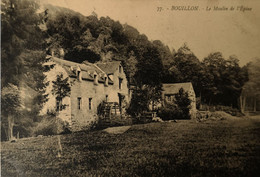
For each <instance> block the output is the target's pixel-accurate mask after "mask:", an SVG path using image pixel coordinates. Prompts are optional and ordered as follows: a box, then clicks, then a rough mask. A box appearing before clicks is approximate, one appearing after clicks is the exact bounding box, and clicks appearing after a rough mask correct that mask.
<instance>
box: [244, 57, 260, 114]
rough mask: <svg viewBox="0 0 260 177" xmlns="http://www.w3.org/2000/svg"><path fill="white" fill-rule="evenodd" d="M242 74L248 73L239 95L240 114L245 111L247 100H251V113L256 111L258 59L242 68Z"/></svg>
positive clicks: (259, 87)
mask: <svg viewBox="0 0 260 177" xmlns="http://www.w3.org/2000/svg"><path fill="white" fill-rule="evenodd" d="M243 71H244V73H247V72H248V82H246V83H245V85H244V86H243V90H242V93H241V95H240V108H241V112H244V111H245V107H246V103H247V106H249V104H248V99H249V98H253V111H256V102H257V99H259V97H260V79H259V75H260V59H259V58H256V59H255V60H254V61H253V62H250V63H248V64H247V66H245V67H244V68H243Z"/></svg>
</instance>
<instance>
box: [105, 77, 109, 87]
mask: <svg viewBox="0 0 260 177" xmlns="http://www.w3.org/2000/svg"><path fill="white" fill-rule="evenodd" d="M105 86H108V77H107V76H106V77H105Z"/></svg>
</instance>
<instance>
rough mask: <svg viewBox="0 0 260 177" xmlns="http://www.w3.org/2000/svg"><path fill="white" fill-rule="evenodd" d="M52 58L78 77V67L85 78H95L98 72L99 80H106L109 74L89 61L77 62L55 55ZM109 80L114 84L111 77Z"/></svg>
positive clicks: (71, 74)
mask: <svg viewBox="0 0 260 177" xmlns="http://www.w3.org/2000/svg"><path fill="white" fill-rule="evenodd" d="M50 60H51V61H53V62H54V63H57V64H59V65H61V66H62V67H63V68H64V69H65V70H66V72H67V73H68V74H69V76H70V77H77V73H76V71H77V69H78V68H80V70H81V74H82V79H83V80H84V79H85V80H94V74H98V75H99V77H98V81H99V82H105V77H106V76H107V74H106V73H105V72H104V71H102V70H101V69H100V68H98V67H97V66H96V65H94V64H92V63H89V62H87V61H84V62H83V63H76V62H72V61H68V60H64V59H60V58H57V57H53V56H51V57H50ZM108 79H109V77H108ZM108 82H109V83H110V84H113V81H112V80H110V79H109V80H108Z"/></svg>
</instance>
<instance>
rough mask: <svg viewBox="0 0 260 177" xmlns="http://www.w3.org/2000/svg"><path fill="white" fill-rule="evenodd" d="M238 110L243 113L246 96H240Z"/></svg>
mask: <svg viewBox="0 0 260 177" xmlns="http://www.w3.org/2000/svg"><path fill="white" fill-rule="evenodd" d="M239 98H240V99H239V100H240V111H241V112H242V113H243V114H244V113H245V107H246V96H242V95H241V96H240V97H239Z"/></svg>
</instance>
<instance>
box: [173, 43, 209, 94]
mask: <svg viewBox="0 0 260 177" xmlns="http://www.w3.org/2000/svg"><path fill="white" fill-rule="evenodd" d="M168 72H170V73H172V78H173V80H172V82H192V85H193V87H194V90H195V93H196V95H197V96H199V97H204V98H205V96H206V95H204V92H205V88H209V84H210V78H211V77H210V76H209V74H208V72H207V71H206V68H205V66H204V65H203V64H202V63H201V62H200V61H199V59H198V58H197V57H196V56H195V54H194V53H193V52H192V51H191V50H190V48H189V47H188V46H187V44H186V43H184V45H183V46H182V47H180V48H179V49H178V51H177V52H176V53H175V54H174V63H173V65H172V66H171V68H170V69H169V70H168Z"/></svg>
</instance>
